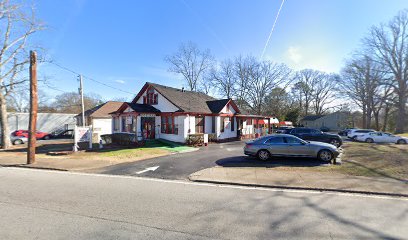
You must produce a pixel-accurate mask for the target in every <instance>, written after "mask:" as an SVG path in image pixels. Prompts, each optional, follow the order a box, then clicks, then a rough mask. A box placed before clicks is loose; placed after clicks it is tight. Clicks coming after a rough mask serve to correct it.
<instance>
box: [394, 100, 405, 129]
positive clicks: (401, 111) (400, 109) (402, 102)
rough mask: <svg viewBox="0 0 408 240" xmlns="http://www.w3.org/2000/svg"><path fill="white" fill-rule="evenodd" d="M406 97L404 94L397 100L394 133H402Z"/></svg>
mask: <svg viewBox="0 0 408 240" xmlns="http://www.w3.org/2000/svg"><path fill="white" fill-rule="evenodd" d="M406 103H407V99H406V97H405V96H399V101H398V115H397V119H396V120H397V121H396V129H395V133H404V123H405V117H406V109H405V108H406V107H407V106H406V105H407V104H406Z"/></svg>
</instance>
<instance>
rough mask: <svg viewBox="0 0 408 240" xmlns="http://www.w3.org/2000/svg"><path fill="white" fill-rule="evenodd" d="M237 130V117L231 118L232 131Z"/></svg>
mask: <svg viewBox="0 0 408 240" xmlns="http://www.w3.org/2000/svg"><path fill="white" fill-rule="evenodd" d="M233 131H235V118H234V117H232V118H231V132H233Z"/></svg>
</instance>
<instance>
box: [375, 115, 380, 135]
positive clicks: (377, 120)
mask: <svg viewBox="0 0 408 240" xmlns="http://www.w3.org/2000/svg"><path fill="white" fill-rule="evenodd" d="M379 115H380V112H379V111H374V121H375V130H377V131H380V117H379Z"/></svg>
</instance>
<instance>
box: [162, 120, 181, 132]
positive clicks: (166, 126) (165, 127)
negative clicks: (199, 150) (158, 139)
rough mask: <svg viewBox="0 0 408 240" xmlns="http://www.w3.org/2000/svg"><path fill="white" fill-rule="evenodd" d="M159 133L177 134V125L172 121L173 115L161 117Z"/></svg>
mask: <svg viewBox="0 0 408 240" xmlns="http://www.w3.org/2000/svg"><path fill="white" fill-rule="evenodd" d="M161 133H166V134H178V125H177V124H175V122H174V116H162V117H161Z"/></svg>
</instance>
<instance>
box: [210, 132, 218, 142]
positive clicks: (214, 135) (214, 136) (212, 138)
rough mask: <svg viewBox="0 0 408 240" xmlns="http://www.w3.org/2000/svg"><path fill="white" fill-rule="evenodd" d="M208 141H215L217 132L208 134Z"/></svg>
mask: <svg viewBox="0 0 408 240" xmlns="http://www.w3.org/2000/svg"><path fill="white" fill-rule="evenodd" d="M208 142H217V134H215V133H210V134H208Z"/></svg>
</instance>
